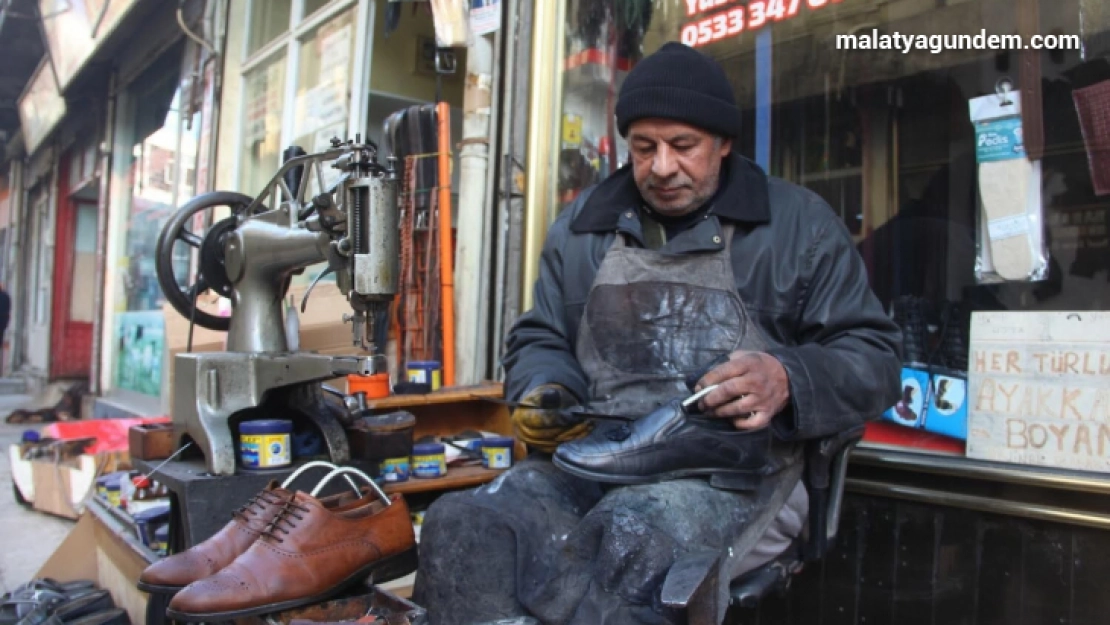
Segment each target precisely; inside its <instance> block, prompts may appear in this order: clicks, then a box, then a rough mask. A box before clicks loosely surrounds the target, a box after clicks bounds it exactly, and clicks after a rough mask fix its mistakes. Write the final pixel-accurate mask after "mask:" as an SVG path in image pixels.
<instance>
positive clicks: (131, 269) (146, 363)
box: [112, 48, 202, 397]
mask: <svg viewBox="0 0 1110 625" xmlns="http://www.w3.org/2000/svg"><path fill="white" fill-rule="evenodd" d="M181 59H182V57H181V50H180V48H175V49H173V50H171V51H170V52H167V53H166V55H165V56H164V57H162V58H161V59H159V60H158V61H156V62H155V64H154V65H152V66H151V68H149V69H148V70H147V71H146V72H145V73H144V74H143V75H142V76H140V77H139V78H138V79H137V80H136V81H135V82H134V83H133V85H132V86H131V87H130V88H129V89H128V97H127V99H126V104H125V106H129V107H131V111H127V110H121V120H122V121H121V123H124V124H128V127H126V128H124V129H121V132H125V133H127V136H130V137H131V144H132V148H131V150H130V152H129V156H130V162H129V164H128V172H129V179H130V184H131V189H130V191H131V192H130V195H129V197H127V198H126V199H125V200H124V201H123V202H122V210H123V215H124V219H123V220H122V224H121V231H120V232H118V233H117V234H116V236H118V237H120V238H119V241H120V244H119V246H118V249H119V256H118V257H117V258H116V259H115V262H114V266H115V267H116V271H117V275H118V276H119V278H118V279H117V281H116V284H117V288H116V292H115V294H114V304H115V309H116V315H115V324H116V327H115V338H116V341H115V344H114V345H113V346H112V347H113V348H114V352H115V358H114V369H113V371H114V380H115V387H116V388H118V389H124V390H128V391H133V392H137V393H142V394H145V395H151V396H154V397H157V396H159V395H160V394H161V388H162V379H161V377H162V358H163V351H164V344H165V342H164V327H163V325H164V316H163V312H162V305H163V304H164V296H163V293H162V290H161V288H160V287H159V285H158V279H157V275H156V272H155V254H156V248H157V240H158V237H159V235H160V233H161V230H162V227H163V226H164V225H165V223H166V220H167V219H169V217H170V216H172V215H173V214H174V212H175V211H176V210H177V209H178V207H179V206H181V204H183V203H184V202H185V201H187V200H189V199H191V198H192V197H193V196H194V195H195V193H196V181H195V179H194V178H195V170H196V159H197V146H198V144H199V140H200V136H199V135H200V129H201V127H202V124H201V123H200V121H201V120H200V113H199V112H197V113H194V114H193V117H192V118H191V119H189V118H187V117H186V115H185V113H184V111H183V105H184V97H185V92H184V91H183V90H182V89H181V88H180V83H181V80H180V76H181V74H180V65H181ZM129 113H133V114H129ZM186 173H188V175H187V176H186V175H183V174H186ZM189 251H190V250H189V249H188V248H187V247H186V246H185V244H184V243H178V244H177V246H176V247H175V250H174V264H175V268H174V273H175V275H176V276H178V278H179V279H184V278H186V277H187V276H190V275H192V274H191V272H190V271H189V269H190V254H189Z"/></svg>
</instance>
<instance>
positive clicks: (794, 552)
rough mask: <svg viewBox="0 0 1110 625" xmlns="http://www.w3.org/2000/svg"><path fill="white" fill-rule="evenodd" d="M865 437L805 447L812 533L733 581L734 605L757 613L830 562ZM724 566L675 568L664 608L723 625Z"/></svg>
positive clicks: (694, 562)
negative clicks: (806, 572)
mask: <svg viewBox="0 0 1110 625" xmlns="http://www.w3.org/2000/svg"><path fill="white" fill-rule="evenodd" d="M863 432H864V426H862V425H861V426H858V427H855V428H852V429H851V430H847V431H844V432H841V433H840V434H837V435H834V436H830V437H827V438H822V439H817V440H814V441H811V442H809V443H808V444H807V445H806V449H805V463H806V466H805V471H804V473H803V476H802V479H803V480H804V481H805V486H806V491H807V492H808V494H809V520H808V528H807V530H808V531H806V532H803V533H802V536H801V537H799V538H798V539H797V540H795V542H794V544H793V545H792V546H791V547H789V548H788V549H787V550H786V551H784V552H783V553H782V555H780V556H779V557H778V558H776V559H774V560H772V561H770V562H768V563H767V564H764V565H763V566H761V567H759V568H757V569H754V570H751V571H748V572H746V573H743V574H741V575H740V576H739V577H737V578H736V579H733V580H732V582H731V584H730V585H729V597H730V600H729V602H730V604H731V605H739V606H741V607H744V608H754V607H756V606H758V605H759V602H760V601H761V600H762V599H763V597H765V596H767V595H768V594H769V593H771V592H778V593H785V592H786V591H787V590H788V589H789V587H790V583H791V581H792V580H793V577H794V575H795V574H797V573H799V572H800V571H801V570H802V567H804V566H805V565H806V564H808V563H811V562H815V561H817V560H820V559H821V558H823V557H824V556H825V554H826V553H827V552H828V550H829V547H830V545H831V544H832V542H833V540H835V538H836V533H837V528H838V526H839V525H840V510H841V503H842V502H843V499H844V481H845V476H846V474H847V472H848V456H849V454H850V453H851V450H852V448H853V447H855V446H856V444H858V443H859V441H860V440H861V439H862V438H863ZM719 566H720V560H719V557H718V556H716V555H695V556H690V557H688V558H685V559H682V560H679V561H678V562H676V563H675V564H674V566H672V567H671V570H670V572H668V574H667V577H666V579H665V580H664V582H663V592H662V599H663V604H664V605H666V606H668V607H670V608H675V609H679V610H684V611H685V612H686V618H687V622H688V624H689V625H719V623H720V621H719V620H718V614H723V613H724V611H722V610H720V609H719V608H720V606H719V605H718V604H717V601H718V592H717V590H718V588H717V578H718V570H719Z"/></svg>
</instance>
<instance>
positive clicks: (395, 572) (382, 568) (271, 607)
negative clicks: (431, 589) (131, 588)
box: [166, 547, 416, 623]
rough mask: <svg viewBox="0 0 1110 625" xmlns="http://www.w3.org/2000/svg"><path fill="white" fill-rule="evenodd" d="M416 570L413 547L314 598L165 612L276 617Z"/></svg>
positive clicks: (197, 617) (208, 619)
mask: <svg viewBox="0 0 1110 625" xmlns="http://www.w3.org/2000/svg"><path fill="white" fill-rule="evenodd" d="M415 570H416V547H412V548H411V549H409V550H407V551H403V552H401V553H399V554H397V555H394V556H389V557H388V558H382V559H381V560H377V561H375V562H371V563H370V564H368V565H366V566H364V567H362V568H361V569H359V570H357V571H355V572H354V573H352V574H351V575H349V576H347V578H346V579H344V580H343V581H341V582H339V583H338V584H336V585H335V587H333V588H330V589H328V590H327V591H325V592H322V593H319V594H316V595H312V596H311V597H304V598H301V599H290V600H288V601H281V602H279V603H270V604H267V605H262V606H258V607H255V608H245V609H242V610H232V611H230V612H210V613H207V614H189V613H187V612H178V611H177V610H173V609H170V608H167V609H166V616H168V617H169V618H170V619H172V620H175V621H184V622H187V623H215V622H219V621H230V620H235V619H239V618H245V617H248V616H259V615H262V614H273V613H275V612H284V611H286V610H292V609H294V608H299V607H301V606H306V605H312V604H314V603H320V602H323V601H326V600H328V599H330V598H332V597H334V596H336V595H339V594H341V593H343V591H345V590H347V589H348V588H350V587H352V586H354V585H356V584H358V583H359V582H361V581H363V580H365V579H366V578H368V577H370V576H372V575H375V574H381V575H382V576H383V577H388V578H389V579H396V578H398V577H404V576H405V575H408V574H409V573H412V572H413V571H415Z"/></svg>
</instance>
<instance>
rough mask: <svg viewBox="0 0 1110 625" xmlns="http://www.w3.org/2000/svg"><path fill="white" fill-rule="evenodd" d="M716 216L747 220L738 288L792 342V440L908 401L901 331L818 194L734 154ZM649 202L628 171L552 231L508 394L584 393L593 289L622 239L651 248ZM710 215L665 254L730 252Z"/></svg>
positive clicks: (783, 351) (737, 254)
mask: <svg viewBox="0 0 1110 625" xmlns="http://www.w3.org/2000/svg"><path fill="white" fill-rule="evenodd" d="M728 167H729V176H728V181H727V186H726V188H724V189H723V190H722V191H721V193H720V198H719V200H717V201H716V202H714V209H713V215H714V216H715V217H716V218H717V219H719V220H727V221H732V222H734V223H736V224H737V227H736V231H735V234H734V235H733V240H732V270H733V273H734V275H735V279H736V288H737V289H738V291H739V293H740V296H741V298H742V299H743V300H744V302H745V304H746V305H747V307H748V311H749V312H750V313H751V315H752V316H753V318H754V321H755V323H756V324H757V325H758V326H759V327H760V328H761V329H762V330H763V332H764V333H765V334H766V335H767V336H768V337H769V338H770V339H771V340H772V342H774V343H777V344H780V345H783V347H778V348H772V349H770V350H768V353H770V354H771V355H773V356H775V357H776V358H778V359H779V361H780V362H782V364H783V366H784V368H785V369H786V372H787V375H788V376H789V379H790V395H791V405H790V406H789V407H788V409H787V410H786V411H784V413H782V414H780V415H779V416H778V417H776V419H775V421H774V427H775V429H776V432H777V434H778V435H779V436H780V437H782V438H784V439H787V440H802V439H810V438H819V437H823V436H827V435H830V434H833V433H836V432H840V431H843V430H844V429H846V428H849V427H852V426H854V425H857V424H860V423H863V422H865V421H868V420H871V419H874V418H876V417H878V415H880V414H881V413H882V412H883V411H884V410H886V409H887V408H888V407H890V406H892V405H894V403H895V402H897V401H898V391H899V387H900V370H901V343H902V337H901V332H900V331H899V329H898V327H897V326H896V325H895V324H894V322H893V321H892V320H891V319H890V318H889V317H888V316H887V315H886V313H885V312H884V311H883V309H882V307H881V306H880V304H879V301H878V299H877V298H876V297H875V295H874V293H873V292H872V290H871V287H870V286H869V284H868V279H867V271H866V269H865V267H864V264H863V260H862V258H861V257H860V255H859V253H858V252H856V250H855V247H854V245H853V243H852V239H851V236H850V235H849V233H848V229H847V228H846V227H845V225H844V223H843V222H842V221H841V220H840V218H839V217H838V216H837V215H836V214H835V213H834V212H833V211H832V209H831V208H829V206H828V204H827V203H826V202H825V201H824V200H822V199H821V197H820V196H818V195H817V194H815V193H813V192H811V191H808V190H806V189H804V188H802V187H800V186H797V185H794V184H791V183H788V182H785V181H783V180H780V179H777V178H773V177H768V176H767V175H766V174H765V173H764V172H763V171H762V170H761V169H760V168H759V167H758V166H757V165H755V164H754V163H752V162H751V161H749V160H747V159H745V158H743V157H742V156H739V155H738V154H733V155H732V156H730V157H729V163H728ZM641 206H642V199H641V198H640V195H639V192H638V191H637V189H636V186H635V182H634V181H633V179H632V172H631V170H630V169H629V168H628V167H625V168H622V169H621V170H619V171H618V172H617V173H615V174H614V175H613V176H611V177H609V178H608V179H606V180H605V181H604V182H602V183H601V184H600V185H598V186H596V187H593V188H591V189H588V190H587V191H585V192H584V193H583V194H582V195H581V196H580V197H579V198H578V199H577V200H576V201H575V203H574V204H572V205H571V206H569V207H568V208H567V209H566V210H564V211H563V213H562V214H561V215H560V216H559V218H558V219H557V220H556V221H555V223H554V224H552V226H551V229H550V230H549V232H548V236H547V240H546V243H545V245H544V250H543V253H542V255H541V258H540V274H539V279H538V280H537V281H536V284H535V286H534V291H533V302H534V305H533V307H532V309H531V310H529V311H528V312H526V313H525V314H523V315H521V317H519V318H518V319H517V322H516V324H515V325H514V327H513V329H512V330H511V331H510V333H509V336H508V338H507V345H506V352H505V356H504V362H503V364H504V366H505V371H506V372H507V375H506V381H505V384H506V395H507V397H509V398H511V399H519V398H521V397H522V396H523V395H524V394H525V393H526V392H527V391H529V390H531V389H533V388H535V387H536V386H539V385H540V384H546V383H555V384H561V385H563V386H565V387H567V388H568V389H570V391H571V392H572V393H574V394H575V395H576V396H577V397H579V398H586V397H587V396H588V388H589V385H588V381H587V379H586V376H585V374H584V373H583V371H582V368H581V366H580V365H579V364H578V362H577V360H576V359H575V357H574V354H575V342H576V340H577V336H578V326H579V323H580V320H581V318H582V312H583V309H584V306H585V302H586V298H587V295H588V294H589V292H590V287H591V285H592V284H593V282H594V277H595V276H596V274H597V269H598V267H599V266H600V264H601V261H602V259H603V258H604V256H605V253H606V252H607V251H608V249H609V246H610V245H611V244H612V241H613V237H614V236H616V232H617V231H620V232H624V233H627V234H628V235H629V236H630V237H631V238H632V240H633V241H635V242H636V243H638V244H639V245H641V246H642V245H643V244H644V241H643V231H642V227H641V221H640V218H639V214H640V210H641ZM714 221H716V220H714V219H708V220H703V221H702V222H700V223H701V224H704V225H699V226H698V228H697V229H698V230H699V231H698V232H697V233H693V232H691V233H689V234H694V235H695V236H686V235H684V236H682V237H678V238H676V239H674V240H671V241H669V242H668V243H667V244H666V245H665V246H664V247H663V248H661V249H662V251H664V252H667V253H671V254H697V253H701V252H706V251H718V250H720V249H721V248H722V247H723V245H724V242H723V240H722V239H721V229H720V227H718V226H714V227H710V222H714Z"/></svg>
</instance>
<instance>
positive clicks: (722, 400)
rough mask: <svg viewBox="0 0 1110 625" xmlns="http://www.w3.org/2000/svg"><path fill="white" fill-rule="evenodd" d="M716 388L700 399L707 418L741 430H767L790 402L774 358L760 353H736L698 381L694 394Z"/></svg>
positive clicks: (787, 384) (785, 380)
mask: <svg viewBox="0 0 1110 625" xmlns="http://www.w3.org/2000/svg"><path fill="white" fill-rule="evenodd" d="M714 384H716V385H718V386H717V388H716V389H714V390H713V392H711V393H709V394H708V395H706V396H705V397H703V398H702V399H701V402H700V403H699V405H700V406H701V409H702V410H703V411H705V413H706V414H709V415H712V416H716V417H722V418H730V419H732V423H733V425H735V426H736V428H737V429H740V430H758V429H760V428H764V427H767V425H768V424H770V423H771V419H772V418H773V417H774V416H775V415H777V414H778V413H779V412H781V411H782V410H783V409H784V408H786V405H787V403H788V402H789V401H790V380H789V378H788V377H787V375H786V369H785V368H784V367H783V366H782V363H781V362H779V361H778V359H777V358H775V357H774V356H771V355H769V354H765V353H762V352H748V351H736V352H733V353H731V354H729V360H728V362H726V363H724V364H721V365H718V366H717V367H714V368H713V369H712V370H710V371H709V372H708V373H706V374H705V375H704V376H702V378H701V379H700V380H698V384H697V387H696V388H695V391H700V390H702V389H703V388H707V387H709V386H713V385H714Z"/></svg>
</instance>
